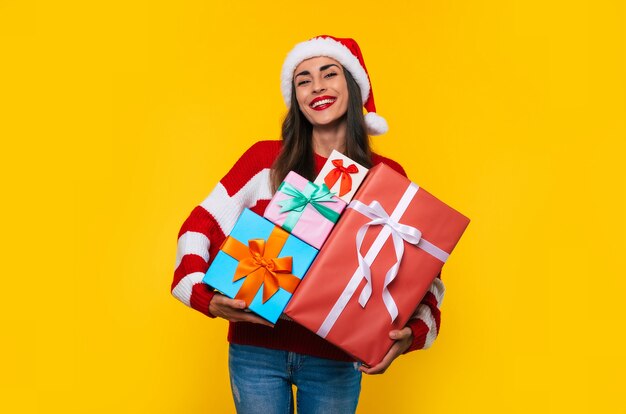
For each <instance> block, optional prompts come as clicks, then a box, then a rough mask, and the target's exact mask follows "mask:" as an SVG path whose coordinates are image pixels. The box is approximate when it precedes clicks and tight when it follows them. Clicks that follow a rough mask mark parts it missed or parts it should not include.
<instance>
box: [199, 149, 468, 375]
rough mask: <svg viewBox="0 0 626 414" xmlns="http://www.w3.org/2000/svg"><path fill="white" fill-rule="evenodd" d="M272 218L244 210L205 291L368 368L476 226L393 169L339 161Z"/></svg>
mask: <svg viewBox="0 0 626 414" xmlns="http://www.w3.org/2000/svg"><path fill="white" fill-rule="evenodd" d="M366 175H367V177H366ZM346 207H347V208H346ZM264 217H265V218H263V217H260V216H258V215H256V214H255V213H253V212H252V211H250V210H248V209H246V210H244V212H243V213H242V214H241V216H240V217H239V219H238V220H237V222H236V224H235V226H234V228H233V230H232V231H231V233H230V235H229V236H228V237H227V238H226V240H225V241H224V243H223V244H222V246H221V248H220V252H219V253H218V254H217V256H216V257H215V260H214V261H213V263H212V264H211V266H210V268H209V269H208V271H207V273H206V275H205V277H204V279H203V282H205V283H207V284H209V285H210V286H212V287H213V288H215V289H217V290H219V291H221V292H222V293H224V294H225V295H226V296H229V297H231V298H236V299H242V300H244V301H245V302H246V304H247V305H248V308H249V309H250V310H251V311H253V312H255V313H256V314H258V315H260V316H261V317H263V318H265V319H267V320H268V321H270V322H272V323H275V322H276V321H277V320H278V318H279V317H280V315H281V313H283V312H284V313H285V314H286V315H288V316H289V317H291V318H292V319H293V320H295V321H296V322H298V323H299V324H301V325H302V326H304V327H306V328H308V329H309V330H311V331H313V332H315V333H317V334H318V335H319V336H321V337H323V338H325V339H326V340H328V341H330V342H332V343H333V344H335V345H337V346H338V347H340V348H342V349H343V350H344V351H346V352H348V353H349V354H351V355H352V356H354V357H355V358H356V359H358V360H360V361H362V362H364V363H366V364H368V365H375V364H377V363H378V362H380V361H381V360H382V358H383V357H384V355H385V354H386V353H387V352H388V350H389V349H390V348H391V346H392V345H393V341H392V340H391V339H389V336H388V332H389V331H390V330H392V329H401V328H402V327H404V326H405V325H406V323H407V321H408V320H409V318H410V317H411V316H412V314H413V312H414V311H415V309H416V307H417V306H418V304H419V303H420V301H421V299H422V298H423V297H424V295H425V294H426V292H427V291H428V288H429V286H430V284H431V282H432V281H433V279H434V278H435V277H436V275H437V274H438V273H439V272H440V270H441V267H442V266H443V264H444V263H445V261H446V260H447V258H448V256H449V255H450V253H451V252H452V250H453V249H454V247H455V245H456V244H457V242H458V241H459V239H460V237H461V235H462V234H463V232H464V231H465V228H466V227H467V225H468V224H469V219H468V218H467V217H465V216H463V215H462V214H460V213H459V212H457V211H455V210H454V209H452V208H451V207H449V206H447V205H446V204H444V203H443V202H441V201H439V200H438V199H437V198H435V197H433V196H432V195H431V194H429V193H428V192H427V191H425V190H424V189H422V188H419V187H418V186H417V185H416V184H414V183H412V182H411V181H409V180H408V179H407V178H406V177H404V176H402V175H401V174H399V173H397V172H396V171H394V170H393V169H391V168H390V167H388V166H386V165H385V164H379V165H377V166H375V167H373V168H372V169H371V170H369V172H368V170H367V169H366V168H364V167H362V166H360V165H358V164H357V163H355V162H354V161H352V160H350V159H349V158H347V157H345V156H344V155H342V154H341V153H339V152H337V151H333V153H332V154H331V156H330V157H329V159H328V162H327V163H326V165H324V167H323V168H322V170H321V172H320V174H319V176H318V177H317V179H316V180H315V181H314V182H310V181H308V180H306V179H304V178H302V177H301V176H299V175H298V174H296V173H295V172H293V171H292V172H290V173H289V174H288V175H287V177H286V178H285V180H284V181H283V183H282V184H281V185H280V186H279V188H278V190H277V191H276V194H275V195H274V197H273V198H272V200H271V201H270V203H269V205H268V207H267V209H266V210H265V214H264ZM305 275H306V278H305V277H304V276H305Z"/></svg>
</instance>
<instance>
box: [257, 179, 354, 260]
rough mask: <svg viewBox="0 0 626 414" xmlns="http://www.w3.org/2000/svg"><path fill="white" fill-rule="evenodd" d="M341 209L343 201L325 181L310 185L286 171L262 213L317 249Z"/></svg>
mask: <svg viewBox="0 0 626 414" xmlns="http://www.w3.org/2000/svg"><path fill="white" fill-rule="evenodd" d="M294 205H295V208H292V209H291V210H289V211H284V210H285V209H286V208H287V207H288V206H291V207H294ZM345 208H346V203H345V202H344V201H343V200H341V199H339V198H338V197H336V196H335V195H333V193H330V192H329V190H328V187H326V185H325V184H323V185H317V184H314V183H312V182H310V181H309V180H307V179H305V178H303V177H302V176H300V175H299V174H297V173H295V172H293V171H290V172H289V174H287V177H285V180H284V181H283V183H282V184H281V185H280V187H279V188H278V190H277V191H276V194H274V197H272V200H271V201H270V203H269V205H268V206H267V208H266V210H265V214H264V215H263V216H264V217H265V218H266V219H268V220H269V221H271V222H272V223H274V224H276V225H277V226H280V227H282V228H283V229H285V230H287V231H288V232H290V233H291V234H293V235H294V236H296V237H298V238H299V239H300V240H302V241H304V242H306V243H308V244H309V245H311V246H313V247H315V248H317V249H320V248H321V247H322V245H323V244H324V241H325V240H326V238H327V237H328V235H329V234H330V232H331V230H332V229H333V227H334V226H335V223H336V222H337V220H338V219H339V215H340V214H341V212H342V211H343V210H344V209H345ZM281 210H282V212H281Z"/></svg>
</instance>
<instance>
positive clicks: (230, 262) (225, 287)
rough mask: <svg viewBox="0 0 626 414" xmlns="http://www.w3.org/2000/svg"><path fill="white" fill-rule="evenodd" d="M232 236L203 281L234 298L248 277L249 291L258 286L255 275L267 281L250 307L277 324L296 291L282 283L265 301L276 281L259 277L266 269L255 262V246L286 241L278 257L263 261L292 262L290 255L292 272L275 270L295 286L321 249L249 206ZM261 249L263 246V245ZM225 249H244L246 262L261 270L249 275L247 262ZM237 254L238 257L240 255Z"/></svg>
mask: <svg viewBox="0 0 626 414" xmlns="http://www.w3.org/2000/svg"><path fill="white" fill-rule="evenodd" d="M229 237H230V238H232V239H234V240H229V239H228V238H227V239H226V241H225V242H224V244H222V247H221V248H220V251H219V252H218V253H217V255H216V256H215V259H214V260H213V263H211V266H210V267H209V269H208V270H207V272H206V275H205V276H204V278H203V279H202V281H203V282H204V283H206V284H208V285H210V286H212V287H213V288H215V289H217V290H219V291H220V292H222V293H223V294H224V295H226V296H228V297H229V298H233V299H234V298H235V297H236V296H237V294H238V293H240V290H241V287H242V285H243V284H244V283H245V282H246V279H248V278H250V280H249V281H248V285H247V286H248V290H249V287H250V286H256V285H254V284H251V283H252V282H251V281H252V277H254V278H255V280H257V281H259V280H264V281H263V282H260V283H259V284H258V290H257V291H256V293H253V297H254V298H253V299H252V300H251V301H250V304H249V306H248V308H249V309H250V310H251V311H253V312H254V313H256V314H257V315H259V316H261V317H263V318H265V319H267V320H268V321H270V322H272V323H276V321H277V320H278V318H279V317H280V314H281V313H282V312H283V309H285V306H287V303H288V302H289V300H290V299H291V296H292V295H293V293H290V292H288V290H289V289H292V290H293V288H289V287H287V286H285V287H286V288H287V290H285V288H283V285H282V284H281V285H279V288H278V290H277V291H276V292H275V293H273V294H272V295H271V296H270V297H269V298H268V297H267V295H266V298H265V299H267V300H266V301H265V303H264V302H263V299H264V289H268V288H270V287H271V285H272V283H271V282H272V280H267V279H262V276H259V275H261V274H265V273H264V269H260V268H259V266H257V265H254V264H253V263H257V262H254V259H253V257H254V253H253V250H254V247H255V246H258V245H259V244H260V245H261V246H263V245H264V243H267V245H268V246H269V243H273V244H274V245H275V246H276V245H277V244H276V242H277V239H278V243H283V242H284V244H282V248H280V252H279V253H278V254H277V255H276V258H272V257H266V258H265V259H263V260H261V261H262V262H263V263H265V262H269V261H271V260H272V259H276V262H280V263H283V264H284V263H288V262H289V261H290V259H289V258H291V263H290V267H291V269H290V272H283V273H289V274H288V275H284V274H281V273H275V275H278V280H288V281H289V284H290V285H291V286H293V285H294V281H295V283H296V284H297V283H298V280H297V279H302V278H303V277H304V275H305V273H306V272H307V270H308V269H309V266H311V263H313V260H314V259H315V256H317V253H318V250H317V249H316V248H314V247H311V246H309V245H308V244H306V243H305V242H303V241H302V240H300V239H298V238H297V237H295V236H293V235H291V234H288V233H287V232H285V231H284V230H282V229H280V227H277V226H275V225H274V224H273V223H271V222H270V221H268V220H266V219H265V218H263V217H261V216H259V215H257V214H255V213H254V212H252V211H250V210H249V209H245V210H244V211H243V213H241V215H240V216H239V218H238V219H237V222H236V223H235V226H234V227H233V229H232V231H231V232H230V236H229ZM270 237H272V238H273V240H272V241H271V242H270V241H269V239H270ZM229 245H230V246H231V247H237V249H232V248H229ZM278 245H279V244H278ZM249 248H252V250H250V251H248V249H249ZM261 249H263V248H262V247H261ZM224 250H227V251H230V252H231V254H233V251H234V250H236V251H238V252H240V253H239V256H241V257H242V256H243V254H244V253H245V256H246V258H245V260H244V261H245V262H249V264H252V265H251V266H252V267H256V268H257V269H260V272H261V273H256V274H254V275H253V274H251V276H247V275H245V274H246V272H245V271H243V272H242V271H241V266H243V264H242V263H243V262H244V261H242V262H240V260H238V259H236V258H235V257H233V256H231V254H228V253H226V252H225V251H224ZM269 250H270V249H269V248H268V251H269ZM268 254H269V253H268ZM233 255H234V256H237V254H233ZM257 256H258V255H257ZM270 256H271V254H270ZM241 257H240V259H241ZM269 266H270V268H272V269H273V268H274V267H273V266H274V264H271V265H269ZM238 268H239V269H240V271H239V276H238V277H241V278H240V279H239V280H235V281H234V280H233V279H234V277H235V275H236V274H237V272H238ZM241 273H243V274H244V275H242V274H241ZM292 275H293V276H295V278H297V279H295V278H294V277H293V276H292ZM259 277H261V279H259ZM284 278H288V279H284ZM273 280H276V278H274V279H273ZM267 282H269V283H267ZM270 290H271V288H270ZM240 294H241V293H240Z"/></svg>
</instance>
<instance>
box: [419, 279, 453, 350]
mask: <svg viewBox="0 0 626 414" xmlns="http://www.w3.org/2000/svg"><path fill="white" fill-rule="evenodd" d="M428 291H429V292H430V293H432V294H433V295H434V296H435V299H436V300H437V305H436V306H437V307H438V308H440V307H441V302H442V301H443V296H444V294H445V292H446V288H445V286H444V284H443V282H442V281H441V279H439V278H435V280H433V282H432V283H431V284H430V287H429V288H428ZM411 319H421V320H422V322H424V323H425V324H426V326H427V327H428V333H427V334H426V342H424V349H426V348H429V347H430V346H431V345H432V344H433V342H434V341H435V339H436V338H437V334H438V332H437V322H436V321H435V317H434V316H433V314H432V312H431V310H430V307H429V306H428V305H426V304H424V303H421V304H420V305H419V306H418V307H417V309H416V310H415V313H414V314H413V316H411Z"/></svg>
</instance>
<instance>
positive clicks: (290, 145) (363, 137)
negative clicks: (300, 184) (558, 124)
mask: <svg viewBox="0 0 626 414" xmlns="http://www.w3.org/2000/svg"><path fill="white" fill-rule="evenodd" d="M343 73H344V75H345V78H346V83H347V85H348V109H347V111H346V114H345V115H344V116H345V117H346V122H347V123H348V125H347V128H346V129H347V131H346V149H345V153H344V155H346V156H347V157H348V158H350V159H352V160H354V161H356V162H358V163H359V164H361V165H363V166H364V167H367V168H369V167H371V164H372V160H371V158H372V150H371V148H370V141H369V136H368V135H367V129H366V126H365V118H364V116H363V104H362V100H361V90H360V89H359V86H358V85H357V83H356V81H355V80H354V78H353V77H352V75H351V74H350V72H348V71H347V70H345V69H344V70H343ZM312 136H313V125H311V123H310V122H309V120H308V119H306V118H305V116H304V114H302V112H301V111H300V108H299V107H298V102H297V101H296V91H295V85H294V83H293V82H292V83H291V105H290V107H289V111H288V112H287V115H286V116H285V120H284V121H283V127H282V137H283V146H282V149H281V151H280V154H279V155H278V158H276V161H274V165H273V166H272V170H271V174H270V177H271V184H272V192H275V191H276V189H277V188H278V186H279V185H280V183H281V182H282V181H283V180H284V179H285V177H286V176H287V174H288V173H289V171H295V172H297V173H298V174H300V175H301V176H303V177H304V178H306V179H308V180H310V181H313V180H314V179H315V159H314V156H313V140H312Z"/></svg>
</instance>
